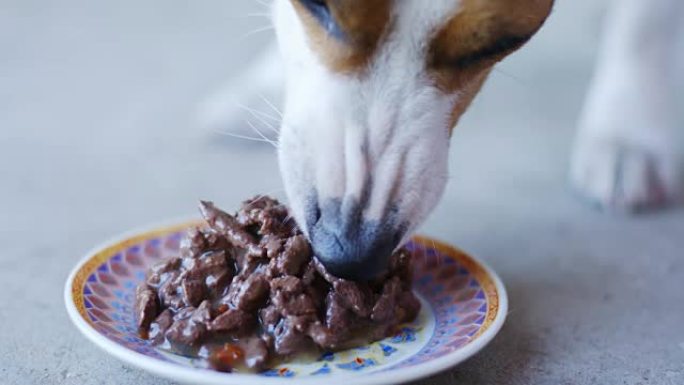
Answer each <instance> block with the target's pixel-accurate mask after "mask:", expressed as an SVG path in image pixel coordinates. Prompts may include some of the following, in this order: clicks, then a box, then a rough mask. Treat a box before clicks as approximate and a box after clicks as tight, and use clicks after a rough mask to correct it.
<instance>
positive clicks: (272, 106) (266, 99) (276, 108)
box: [259, 94, 283, 119]
mask: <svg viewBox="0 0 684 385" xmlns="http://www.w3.org/2000/svg"><path fill="white" fill-rule="evenodd" d="M259 97H260V98H261V100H263V101H264V103H266V104H267V105H268V106H269V107H271V109H272V110H273V111H275V113H276V114H278V116H279V117H280V119H282V118H283V112H282V111H280V110H279V109H278V107H276V106H275V105H274V104H273V103H271V101H270V100H268V98H267V97H265V96H264V95H262V94H259Z"/></svg>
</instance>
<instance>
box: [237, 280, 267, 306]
mask: <svg viewBox="0 0 684 385" xmlns="http://www.w3.org/2000/svg"><path fill="white" fill-rule="evenodd" d="M269 287H270V285H269V283H268V280H267V279H266V276H264V274H262V273H254V274H252V275H250V276H249V277H247V279H245V280H244V281H243V282H241V283H240V284H239V285H233V287H232V288H231V292H229V293H228V295H229V296H230V297H231V303H232V304H233V305H234V306H235V307H237V308H239V309H242V310H255V309H257V308H258V307H259V306H260V305H261V304H263V303H264V301H265V300H266V299H267V298H268V290H269Z"/></svg>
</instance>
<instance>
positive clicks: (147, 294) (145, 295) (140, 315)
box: [135, 284, 159, 330]
mask: <svg viewBox="0 0 684 385" xmlns="http://www.w3.org/2000/svg"><path fill="white" fill-rule="evenodd" d="M158 312H159V303H158V301H157V293H156V292H155V291H154V289H152V288H151V287H149V286H147V285H146V284H140V285H138V287H137V288H136V289H135V316H136V317H135V319H136V321H137V324H138V328H139V329H140V330H148V329H149V327H150V324H151V323H152V321H153V320H154V319H155V318H156V317H157V313H158Z"/></svg>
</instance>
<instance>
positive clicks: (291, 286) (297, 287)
mask: <svg viewBox="0 0 684 385" xmlns="http://www.w3.org/2000/svg"><path fill="white" fill-rule="evenodd" d="M304 289H305V286H304V283H303V282H302V280H301V279H299V278H297V277H295V276H292V275H286V276H284V277H278V278H274V279H273V280H271V290H272V291H282V292H284V293H287V294H297V293H302V292H304Z"/></svg>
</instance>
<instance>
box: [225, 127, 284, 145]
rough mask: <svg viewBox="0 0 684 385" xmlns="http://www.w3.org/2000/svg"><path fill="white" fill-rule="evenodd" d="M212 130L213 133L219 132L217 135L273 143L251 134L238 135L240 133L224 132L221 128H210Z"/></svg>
mask: <svg viewBox="0 0 684 385" xmlns="http://www.w3.org/2000/svg"><path fill="white" fill-rule="evenodd" d="M212 131H214V132H215V133H217V134H219V135H225V136H230V137H233V138H237V139H245V140H251V141H253V142H266V143H270V144H273V143H272V142H271V141H270V140H264V139H261V138H255V137H253V136H247V135H240V134H235V133H232V132H225V131H222V130H212Z"/></svg>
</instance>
